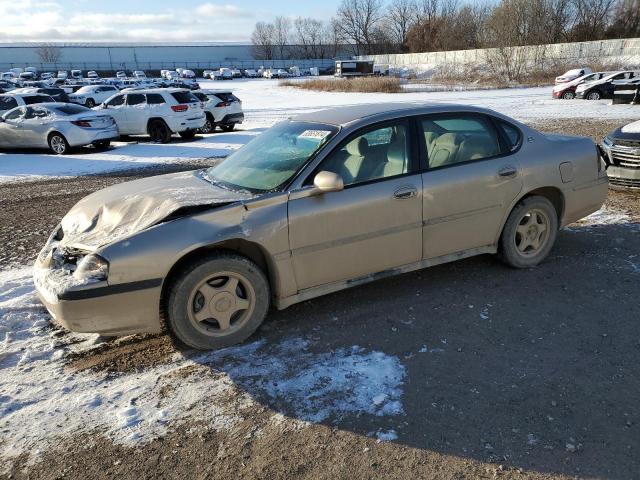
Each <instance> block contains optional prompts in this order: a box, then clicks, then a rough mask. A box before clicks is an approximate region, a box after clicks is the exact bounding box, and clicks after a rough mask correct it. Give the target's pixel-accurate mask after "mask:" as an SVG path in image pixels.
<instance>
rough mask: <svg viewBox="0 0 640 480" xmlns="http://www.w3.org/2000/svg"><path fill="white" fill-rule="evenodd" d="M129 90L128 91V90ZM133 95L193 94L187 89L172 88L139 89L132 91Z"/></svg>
mask: <svg viewBox="0 0 640 480" xmlns="http://www.w3.org/2000/svg"><path fill="white" fill-rule="evenodd" d="M127 90H128V89H127ZM131 92H132V93H176V92H191V90H188V89H186V88H179V87H171V88H161V87H158V88H139V89H135V90H134V89H131ZM125 93H126V92H125Z"/></svg>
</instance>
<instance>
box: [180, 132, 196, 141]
mask: <svg viewBox="0 0 640 480" xmlns="http://www.w3.org/2000/svg"><path fill="white" fill-rule="evenodd" d="M179 135H180V136H181V137H182V138H184V139H185V140H191V139H192V138H193V137H195V136H196V131H195V130H185V131H184V132H180V133H179Z"/></svg>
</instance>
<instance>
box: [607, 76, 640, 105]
mask: <svg viewBox="0 0 640 480" xmlns="http://www.w3.org/2000/svg"><path fill="white" fill-rule="evenodd" d="M613 103H614V104H616V105H617V104H620V103H633V104H638V103H640V78H635V79H633V80H631V81H629V82H625V83H621V84H619V85H616V86H615V87H614V90H613Z"/></svg>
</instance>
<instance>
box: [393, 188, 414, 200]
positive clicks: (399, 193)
mask: <svg viewBox="0 0 640 480" xmlns="http://www.w3.org/2000/svg"><path fill="white" fill-rule="evenodd" d="M416 195H418V191H417V190H416V189H415V188H414V187H401V188H399V189H398V190H396V191H395V192H393V198H397V199H398V200H404V199H406V198H413V197H415V196H416Z"/></svg>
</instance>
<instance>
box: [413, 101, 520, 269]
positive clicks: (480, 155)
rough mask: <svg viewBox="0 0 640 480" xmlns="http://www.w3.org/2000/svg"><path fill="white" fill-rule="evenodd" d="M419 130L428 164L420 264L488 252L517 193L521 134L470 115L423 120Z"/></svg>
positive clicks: (463, 114) (502, 125)
mask: <svg viewBox="0 0 640 480" xmlns="http://www.w3.org/2000/svg"><path fill="white" fill-rule="evenodd" d="M419 124H420V127H421V131H422V134H421V137H422V138H421V140H422V147H423V148H422V150H421V151H422V157H423V158H426V160H427V164H428V169H427V170H426V171H425V172H424V173H423V175H422V181H423V189H424V191H423V198H424V205H423V207H424V214H423V216H424V229H423V242H424V248H423V249H424V258H425V259H434V258H438V257H442V256H444V255H449V254H454V253H458V252H463V251H466V250H470V249H482V248H483V247H491V246H492V245H494V244H495V241H496V238H497V237H498V235H499V233H500V228H501V226H502V222H503V220H504V218H505V217H506V215H507V214H508V209H509V207H510V205H511V204H512V202H513V201H514V199H515V198H516V197H517V195H518V193H519V192H520V190H521V189H522V185H523V182H522V176H521V174H520V170H521V169H520V162H519V160H518V149H519V146H520V144H521V142H522V134H521V133H520V131H519V130H518V129H517V128H516V127H515V126H513V125H510V124H507V123H506V122H503V121H502V120H500V121H498V120H497V119H496V120H494V119H492V117H489V116H488V115H484V114H476V113H455V114H439V115H429V116H425V117H423V118H422V119H421V120H420V122H419ZM507 133H508V135H507Z"/></svg>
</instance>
